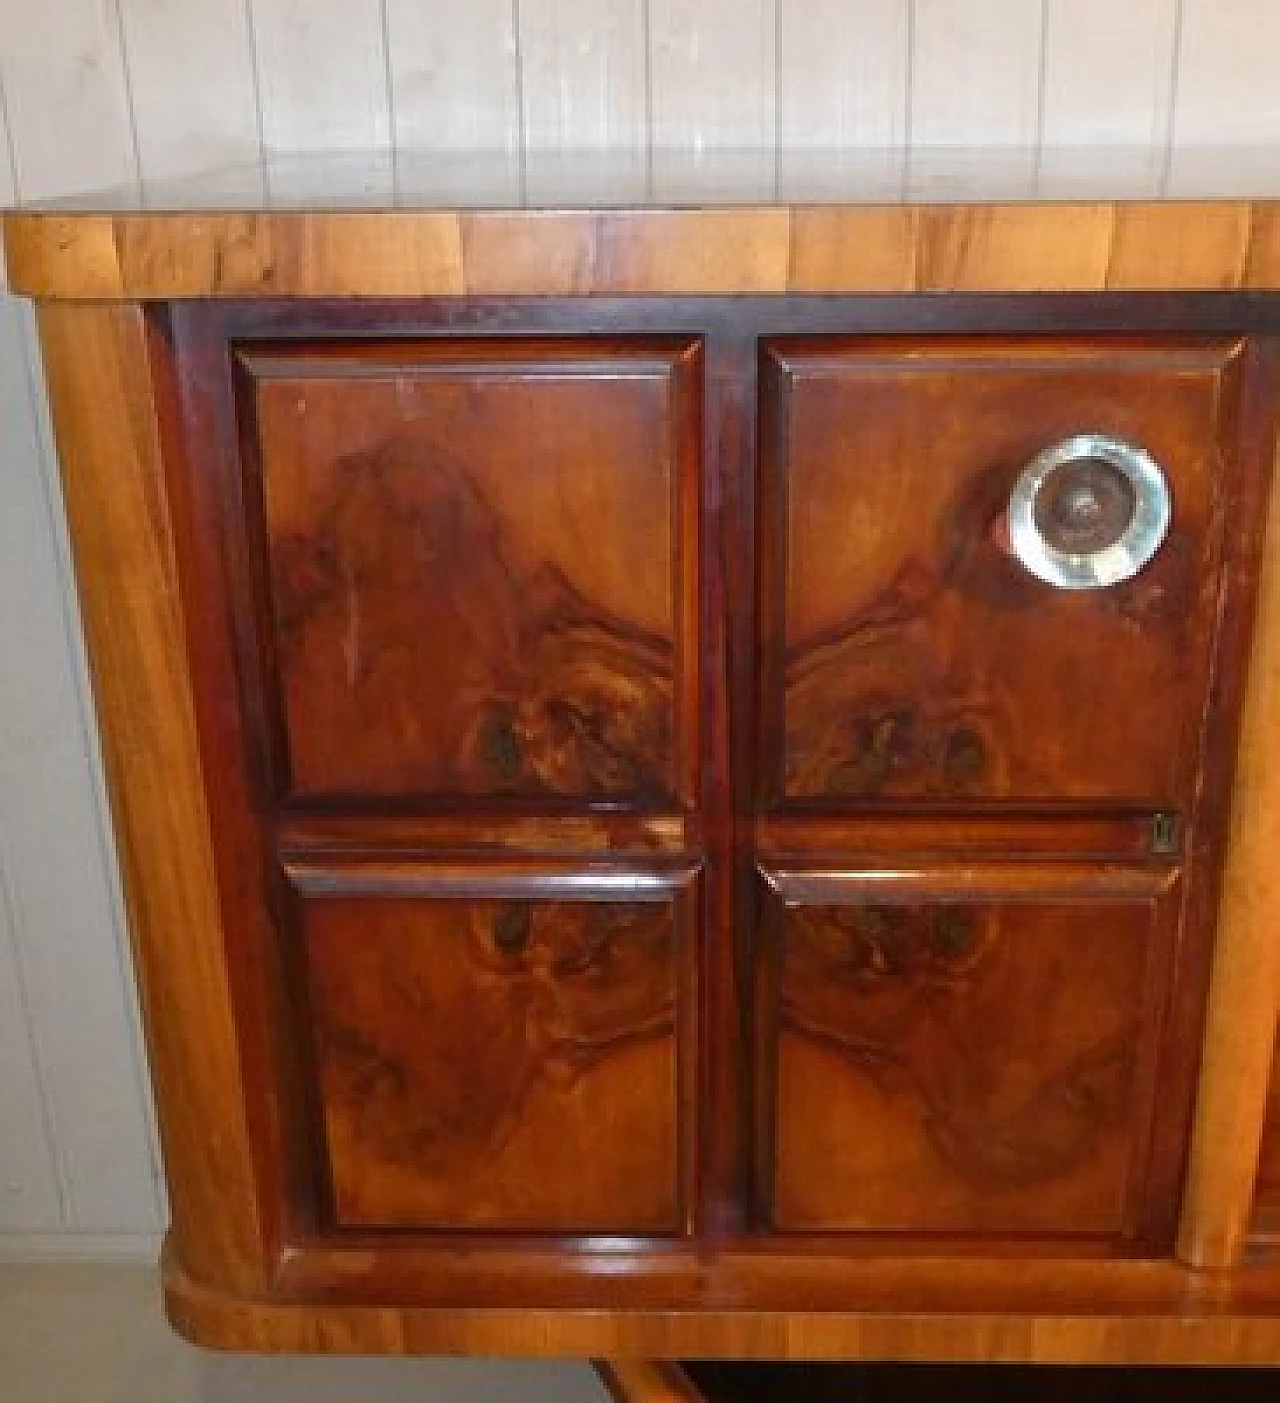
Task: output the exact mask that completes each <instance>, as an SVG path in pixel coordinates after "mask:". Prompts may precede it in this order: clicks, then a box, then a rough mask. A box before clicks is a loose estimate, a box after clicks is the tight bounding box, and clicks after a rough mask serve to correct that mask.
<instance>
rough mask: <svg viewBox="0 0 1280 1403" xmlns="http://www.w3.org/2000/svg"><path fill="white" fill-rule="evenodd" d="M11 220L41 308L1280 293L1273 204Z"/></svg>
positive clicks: (11, 259)
mask: <svg viewBox="0 0 1280 1403" xmlns="http://www.w3.org/2000/svg"><path fill="white" fill-rule="evenodd" d="M4 219H5V247H6V251H7V257H8V263H9V276H10V283H11V285H12V287H13V288H14V289H15V290H17V291H19V292H22V293H25V294H27V295H29V296H34V297H45V298H92V299H116V298H119V299H130V298H133V299H148V298H166V297H237V296H240V297H243V296H273V295H274V296H309V297H326V296H329V297H347V296H351V297H356V296H369V297H376V296H388V297H395V296H402V297H419V296H432V295H437V296H456V295H458V294H461V293H464V292H469V293H475V294H494V295H503V294H516V293H533V294H539V293H540V294H542V295H550V294H552V293H555V292H565V291H573V292H580V293H597V294H603V293H609V292H618V293H643V292H649V293H656V294H662V293H665V294H674V293H681V292H701V293H753V292H760V293H773V292H813V293H824V292H989V291H1006V292H1016V291H1027V292H1038V291H1057V292H1094V291H1098V292H1102V291H1113V292H1124V291H1140V290H1152V291H1155V290H1170V291H1173V290H1180V291H1186V290H1192V289H1203V290H1214V289H1223V290H1225V289H1231V288H1247V289H1275V288H1277V287H1280V238H1277V237H1275V236H1274V231H1275V229H1276V227H1277V225H1280V216H1278V215H1277V212H1276V208H1275V206H1274V205H1273V204H1272V203H1270V202H1266V201H1254V202H1248V201H1237V202H1232V201H1220V202H1210V203H1206V202H1187V203H1168V204H1161V203H1142V202H1117V203H1098V202H1090V203H1083V204H1082V203H1071V202H1067V203H1062V204H1055V205H1034V204H1003V205H1002V204H983V205H964V204H959V205H919V206H890V205H881V206H876V205H866V206H842V207H838V206H829V207H795V208H789V207H787V206H761V207H755V208H741V209H696V210H695V209H680V210H671V209H652V210H617V211H595V212H586V211H584V212H578V213H575V212H566V211H560V212H547V211H538V210H530V211H526V212H523V213H521V212H515V211H509V210H506V211H492V212H489V211H484V210H408V209H406V210H401V211H394V212H393V211H380V212H378V213H371V212H362V211H327V212H325V211H310V212H307V211H287V210H277V211H261V212H257V213H245V212H238V213H234V214H232V213H209V212H206V213H203V214H180V213H170V214H163V213H153V214H104V213H97V214H94V213H84V214H66V213H55V212H45V213H36V212H32V211H18V212H10V213H8V214H6V215H5V217H4ZM538 267H543V268H546V269H551V270H561V271H560V273H559V275H558V276H555V275H554V274H553V276H552V277H551V278H550V280H549V281H548V282H546V283H543V284H542V285H539V281H538V275H537V273H536V272H535V271H534V270H535V269H536V268H538Z"/></svg>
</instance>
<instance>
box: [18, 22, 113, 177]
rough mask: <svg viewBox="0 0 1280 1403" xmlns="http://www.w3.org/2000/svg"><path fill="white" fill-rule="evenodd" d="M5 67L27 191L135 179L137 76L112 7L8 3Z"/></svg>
mask: <svg viewBox="0 0 1280 1403" xmlns="http://www.w3.org/2000/svg"><path fill="white" fill-rule="evenodd" d="M33 9H34V12H33ZM0 65H2V67H3V76H4V88H5V98H6V101H7V104H8V115H9V133H10V136H11V137H12V139H13V147H14V154H15V164H16V173H17V179H18V187H19V189H20V190H21V191H22V194H23V196H24V197H25V198H28V199H30V198H34V197H37V196H42V195H60V194H71V193H74V192H75V191H83V190H98V189H102V188H104V187H108V186H115V185H127V184H129V183H131V182H132V181H134V180H136V178H137V161H136V157H135V151H134V142H133V123H132V118H131V114H130V110H129V83H128V76H127V74H126V71H125V65H124V56H123V53H122V51H121V47H120V29H119V24H118V15H117V12H116V10H115V7H114V6H113V5H108V4H103V3H102V0H38V4H37V5H36V6H35V7H29V6H27V5H15V4H8V5H0Z"/></svg>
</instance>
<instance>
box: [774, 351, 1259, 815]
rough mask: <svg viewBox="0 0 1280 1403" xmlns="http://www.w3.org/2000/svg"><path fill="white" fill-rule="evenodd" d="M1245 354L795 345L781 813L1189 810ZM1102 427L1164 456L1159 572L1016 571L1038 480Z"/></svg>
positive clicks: (779, 736)
mask: <svg viewBox="0 0 1280 1403" xmlns="http://www.w3.org/2000/svg"><path fill="white" fill-rule="evenodd" d="M1242 357H1243V346H1242V345H1241V344H1240V343H1239V342H1236V343H1232V342H1229V341H1226V342H1203V343H1200V344H1197V343H1195V342H1181V341H1178V340H1177V339H1170V340H1169V341H1167V342H1163V343H1161V342H1159V341H1152V342H1150V343H1146V344H1142V343H1137V342H1135V343H1133V344H1131V345H1126V344H1125V342H1124V341H1123V340H1122V339H1116V338H1109V339H1106V340H1101V341H1099V340H1089V339H1082V340H1080V341H1077V342H1071V341H1067V340H1062V341H1055V340H1044V341H1038V340H1037V339H1036V338H1034V337H1024V338H1021V339H1019V340H1018V341H1002V340H1000V339H998V338H990V339H986V340H974V341H963V340H961V341H957V340H954V339H950V338H949V339H947V340H940V341H937V342H929V341H924V340H920V339H913V340H911V341H909V342H898V341H895V340H894V339H893V338H890V337H875V338H872V337H867V338H859V339H854V340H848V341H845V340H842V339H841V338H837V337H829V338H813V339H812V340H796V341H787V340H777V341H773V342H771V343H770V344H769V345H768V347H767V348H766V351H765V368H764V373H763V379H762V386H761V394H762V398H763V409H762V414H763V418H764V430H763V432H764V436H765V437H764V446H763V454H762V463H761V480H762V487H761V506H760V518H759V529H760V533H761V542H762V544H761V554H762V569H761V586H760V588H761V613H762V621H761V630H762V647H761V651H762V656H761V664H760V667H761V689H762V699H761V726H762V742H761V745H762V750H763V754H762V756H761V763H762V766H763V765H767V764H768V763H770V762H774V763H775V764H776V766H777V773H775V774H769V773H768V771H766V772H765V775H764V785H765V794H764V796H763V798H764V800H765V802H766V803H769V802H770V801H772V802H773V803H774V804H780V803H787V802H790V801H796V800H801V801H811V802H821V803H824V804H826V805H828V806H832V805H834V806H839V807H848V806H851V805H858V804H865V803H867V802H872V801H883V802H892V803H895V804H897V805H898V806H899V807H901V806H902V805H903V804H906V803H910V802H911V801H918V800H922V799H925V800H933V801H937V802H947V801H950V802H952V803H963V802H972V801H980V800H985V799H994V800H1022V801H1027V802H1034V801H1040V802H1045V801H1054V800H1057V801H1065V800H1077V801H1081V802H1084V801H1092V802H1093V803H1094V804H1097V803H1099V802H1103V801H1106V800H1111V801H1113V802H1128V803H1130V804H1134V805H1144V804H1145V805H1146V806H1147V807H1149V808H1152V809H1159V808H1164V807H1168V808H1172V809H1177V808H1179V807H1181V806H1183V805H1184V804H1185V797H1186V796H1187V795H1188V793H1189V792H1190V782H1191V777H1192V775H1193V774H1194V771H1195V767H1196V765H1197V751H1198V746H1197V742H1196V734H1197V728H1198V726H1199V724H1200V716H1201V712H1202V709H1203V696H1204V691H1205V687H1206V679H1207V675H1208V667H1209V661H1210V657H1211V651H1212V648H1211V643H1210V639H1211V637H1212V634H1213V630H1214V628H1215V626H1216V615H1215V610H1216V606H1217V597H1216V590H1215V588H1214V581H1215V580H1216V579H1217V578H1218V577H1219V574H1220V571H1221V569H1222V566H1221V563H1220V561H1219V559H1218V552H1219V550H1220V544H1219V542H1218V540H1217V539H1216V535H1215V523H1216V521H1217V520H1218V518H1219V516H1220V514H1221V512H1222V510H1223V509H1224V508H1223V506H1222V505H1220V504H1221V503H1225V502H1226V501H1228V500H1230V493H1231V490H1232V489H1231V478H1230V471H1229V469H1228V465H1229V464H1231V463H1232V462H1233V461H1234V459H1235V457H1236V439H1237V435H1238V429H1237V425H1236V422H1235V419H1236V400H1237V399H1238V393H1239V391H1238V381H1239V361H1240V359H1242ZM1084 432H1103V433H1108V434H1111V435H1113V436H1115V437H1117V438H1120V439H1123V440H1125V441H1127V442H1130V443H1134V444H1138V445H1141V446H1143V447H1144V448H1146V449H1147V451H1148V452H1150V453H1151V454H1152V455H1153V456H1154V458H1155V459H1156V461H1157V462H1158V463H1160V464H1161V465H1162V468H1163V471H1164V472H1165V474H1166V476H1167V479H1168V482H1169V491H1170V493H1171V496H1172V498H1173V500H1174V501H1175V502H1176V511H1175V512H1174V515H1173V525H1172V528H1171V531H1170V534H1169V538H1168V539H1167V540H1166V541H1165V542H1164V544H1163V545H1162V546H1161V548H1160V550H1159V551H1158V553H1157V554H1156V556H1155V558H1154V559H1153V560H1152V561H1151V562H1150V564H1149V565H1148V566H1147V567H1146V568H1145V569H1144V570H1142V571H1141V572H1140V574H1139V575H1138V576H1137V577H1136V578H1135V579H1133V580H1131V581H1128V582H1125V583H1123V584H1121V585H1117V586H1115V587H1113V588H1110V589H1103V590H1078V591H1077V590H1059V589H1054V588H1053V587H1052V586H1049V585H1047V584H1046V583H1045V582H1044V581H1042V580H1039V579H1036V578H1035V577H1034V576H1033V575H1031V574H1030V573H1029V572H1028V571H1027V570H1026V569H1025V568H1024V567H1023V566H1022V565H1021V563H1020V562H1019V561H1018V560H1017V559H1016V558H1015V557H1013V556H1012V555H1011V553H1010V549H1009V546H1008V542H1007V539H1006V538H1005V536H1004V535H1003V534H1002V532H1003V530H1004V527H1003V521H1004V517H1003V515H1002V513H1003V511H1004V509H1005V506H1006V504H1007V502H1008V499H1009V494H1010V491H1011V488H1012V484H1013V482H1015V481H1016V480H1017V477H1018V474H1019V472H1020V471H1021V469H1022V467H1023V465H1025V464H1026V463H1028V462H1030V461H1031V459H1033V458H1034V457H1035V455H1036V453H1038V452H1039V451H1041V450H1042V449H1043V448H1044V447H1046V446H1047V445H1049V444H1053V443H1058V442H1060V441H1062V440H1063V439H1066V438H1069V437H1070V436H1072V435H1073V434H1078V433H1084Z"/></svg>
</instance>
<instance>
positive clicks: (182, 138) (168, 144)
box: [121, 0, 262, 183]
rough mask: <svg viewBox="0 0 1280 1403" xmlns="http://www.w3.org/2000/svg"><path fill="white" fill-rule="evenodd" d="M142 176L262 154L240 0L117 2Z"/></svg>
mask: <svg viewBox="0 0 1280 1403" xmlns="http://www.w3.org/2000/svg"><path fill="white" fill-rule="evenodd" d="M121 23H122V26H123V32H124V46H125V56H126V59H127V61H128V68H129V78H130V86H131V91H132V96H133V112H134V120H135V122H136V126H137V133H138V159H139V163H140V165H141V168H142V178H143V181H144V183H145V182H147V181H155V180H166V179H172V178H174V177H178V176H184V175H190V174H191V173H192V172H198V171H202V170H207V169H211V168H216V167H218V166H223V165H232V164H240V163H242V162H247V161H259V160H260V159H261V155H262V151H261V142H260V139H259V131H258V125H259V114H258V102H257V94H256V90H255V88H256V84H255V77H254V66H253V65H254V56H253V49H252V46H251V44H250V41H249V24H248V15H247V12H246V9H245V0H165V3H164V4H163V5H156V4H153V3H150V0H121Z"/></svg>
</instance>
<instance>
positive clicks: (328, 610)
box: [240, 337, 698, 805]
mask: <svg viewBox="0 0 1280 1403" xmlns="http://www.w3.org/2000/svg"><path fill="white" fill-rule="evenodd" d="M696 361H697V346H696V344H695V343H692V342H687V341H675V340H672V339H669V338H667V339H664V338H659V337H655V338H635V339H631V340H626V341H618V340H609V339H605V338H591V337H582V338H576V339H560V340H536V339H529V340H511V339H496V340H492V341H477V340H467V339H465V338H454V339H449V340H441V341H418V342H405V343H367V344H362V343H358V342H341V341H339V342H324V343H315V344H309V345H302V346H292V347H279V348H270V347H258V348H256V349H254V350H253V351H252V353H248V352H245V353H243V354H242V356H241V359H240V400H241V412H242V420H243V433H244V435H245V436H246V437H247V439H248V440H249V443H248V452H247V454H246V461H247V472H248V482H247V484H246V496H247V498H248V501H249V510H250V513H251V515H256V516H258V519H257V530H256V534H257V535H259V536H260V537H261V551H262V554H263V555H264V556H265V560H264V562H263V566H262V571H261V573H262V575H263V576H264V580H263V587H264V592H265V594H266V595H267V599H266V601H265V606H264V609H263V614H264V615H265V619H264V628H265V629H266V632H267V634H268V637H269V639H270V641H271V649H270V651H271V654H272V658H273V664H274V674H275V678H274V690H275V691H276V693H277V709H278V712H279V716H280V724H279V728H278V729H279V736H278V740H279V744H278V751H279V754H278V755H277V759H276V770H277V783H278V786H279V788H280V789H282V790H284V791H285V792H286V793H288V794H290V795H292V796H294V797H301V798H314V797H326V796H327V797H334V796H338V797H352V796H355V797H365V798H373V799H377V798H387V797H398V798H403V797H406V796H418V797H424V796H425V797H434V798H442V797H454V798H459V797H470V798H493V797H507V798H522V799H526V800H528V799H539V800H541V799H548V798H550V799H559V800H564V799H581V800H600V801H609V802H614V803H617V802H625V803H644V804H649V805H652V804H654V803H667V804H670V803H672V802H674V801H676V800H680V801H690V800H691V796H692V792H693V786H694V772H695V750H696V736H695V734H694V732H695V726H694V717H695V716H696V709H695V706H694V702H693V699H694V697H695V696H696V670H697V661H696V659H697V639H696V607H697V606H696V593H697V586H696V579H697V549H696V542H697V539H698V528H697V501H698V481H697V475H698V467H697V462H698V442H697V438H698V408H697V405H698V389H697V383H696V375H695V366H696Z"/></svg>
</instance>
